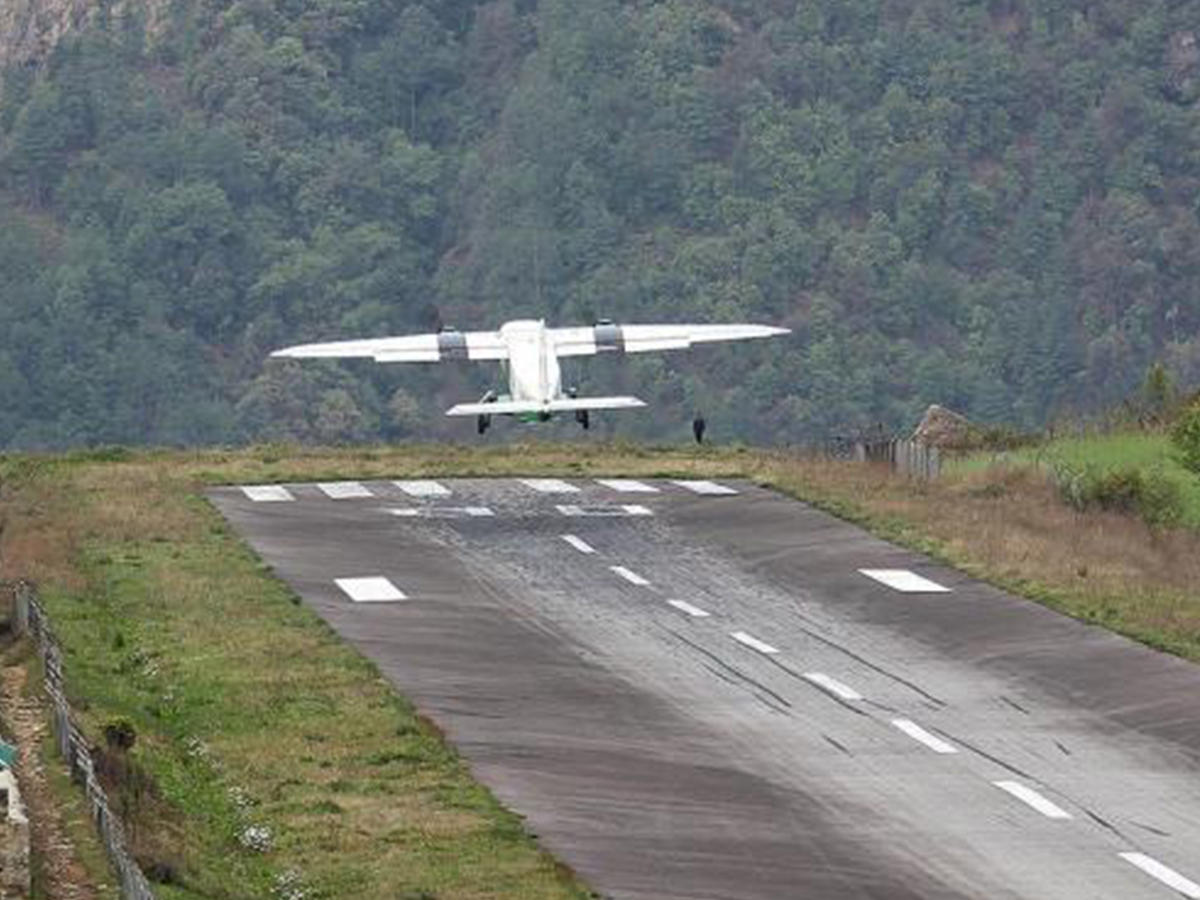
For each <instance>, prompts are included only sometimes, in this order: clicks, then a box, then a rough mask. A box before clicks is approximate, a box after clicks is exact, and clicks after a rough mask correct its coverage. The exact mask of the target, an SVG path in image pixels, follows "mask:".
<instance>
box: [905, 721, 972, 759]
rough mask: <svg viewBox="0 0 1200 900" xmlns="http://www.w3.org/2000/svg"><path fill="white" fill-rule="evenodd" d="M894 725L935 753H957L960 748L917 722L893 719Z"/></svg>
mask: <svg viewBox="0 0 1200 900" xmlns="http://www.w3.org/2000/svg"><path fill="white" fill-rule="evenodd" d="M892 724H893V725H894V726H895V727H897V728H899V729H900V730H901V731H903V732H904V733H905V734H907V735H908V736H909V737H910V738H912V739H913V740H914V741H918V742H919V743H922V744H924V745H925V746H926V747H928V748H929V749H930V750H932V751H933V752H934V753H957V752H958V748H957V747H955V746H954V745H953V744H950V743H948V742H946V741H943V740H942V739H941V738H940V737H938V736H937V735H934V734H930V733H929V732H928V731H926V730H925V729H924V728H922V727H921V726H920V725H918V724H917V723H916V722H913V721H911V720H909V719H892Z"/></svg>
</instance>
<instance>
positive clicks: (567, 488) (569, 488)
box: [521, 478, 579, 494]
mask: <svg viewBox="0 0 1200 900" xmlns="http://www.w3.org/2000/svg"><path fill="white" fill-rule="evenodd" d="M521 484H523V485H525V486H526V487H531V488H533V489H534V490H535V491H541V492H542V493H543V494H578V493H579V488H577V487H575V485H573V484H567V483H566V482H565V481H563V480H562V479H561V478H522V479H521Z"/></svg>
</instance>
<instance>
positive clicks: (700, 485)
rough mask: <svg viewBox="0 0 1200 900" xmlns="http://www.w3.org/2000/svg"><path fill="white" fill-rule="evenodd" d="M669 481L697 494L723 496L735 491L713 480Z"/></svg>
mask: <svg viewBox="0 0 1200 900" xmlns="http://www.w3.org/2000/svg"><path fill="white" fill-rule="evenodd" d="M671 483H672V484H677V485H679V486H680V487H682V488H687V489H688V490H689V491H694V492H695V493H697V494H709V495H712V496H724V495H727V494H736V493H737V491H735V490H734V489H733V488H731V487H726V486H725V485H723V484H717V483H716V482H715V481H673V482H671Z"/></svg>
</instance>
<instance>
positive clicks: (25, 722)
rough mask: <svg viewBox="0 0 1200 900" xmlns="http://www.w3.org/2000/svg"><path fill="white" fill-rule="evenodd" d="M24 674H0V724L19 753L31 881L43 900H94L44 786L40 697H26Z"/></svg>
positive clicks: (18, 670)
mask: <svg viewBox="0 0 1200 900" xmlns="http://www.w3.org/2000/svg"><path fill="white" fill-rule="evenodd" d="M27 678H28V672H27V671H26V668H25V666H24V665H11V666H5V667H4V668H2V669H0V720H3V722H4V724H5V726H6V730H7V731H8V732H9V733H10V734H11V735H12V736H13V738H14V739H15V740H16V743H17V746H18V747H19V748H20V755H19V756H18V757H17V766H16V771H17V778H18V780H19V782H20V787H21V796H22V799H23V800H24V803H25V808H26V811H27V812H28V814H29V827H30V836H29V839H30V845H31V848H32V852H33V857H34V860H35V862H34V865H33V870H34V873H35V874H34V877H35V879H36V881H37V882H38V887H39V888H40V896H42V897H45V898H46V900H99V898H100V897H101V894H100V892H99V891H97V890H96V886H95V884H94V883H93V881H92V879H91V877H90V876H89V875H88V873H87V870H86V869H85V868H84V866H83V864H82V863H81V862H80V861H79V856H78V854H77V853H76V850H75V845H74V843H73V842H72V841H71V838H70V835H69V834H68V833H67V829H66V827H65V825H64V822H63V813H62V810H60V809H59V808H58V807H57V805H56V804H55V802H54V795H53V794H52V793H51V791H50V786H49V784H47V781H46V771H45V765H44V763H43V761H42V759H41V754H40V753H39V752H38V750H39V748H40V747H41V746H42V740H43V738H44V737H45V734H46V730H47V727H48V726H47V724H46V709H45V706H44V705H43V700H42V698H41V697H40V696H26V694H25V681H26V679H27Z"/></svg>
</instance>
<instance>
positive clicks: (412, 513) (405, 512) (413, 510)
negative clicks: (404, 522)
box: [388, 506, 423, 519]
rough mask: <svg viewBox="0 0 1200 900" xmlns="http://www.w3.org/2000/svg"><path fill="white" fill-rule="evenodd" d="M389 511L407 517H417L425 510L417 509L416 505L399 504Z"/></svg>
mask: <svg viewBox="0 0 1200 900" xmlns="http://www.w3.org/2000/svg"><path fill="white" fill-rule="evenodd" d="M388 512H389V513H390V514H391V515H393V516H400V517H401V518H405V519H415V518H416V517H417V516H419V515H421V513H422V512H423V510H420V509H417V507H415V506H397V507H393V508H392V509H389V510H388Z"/></svg>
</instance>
